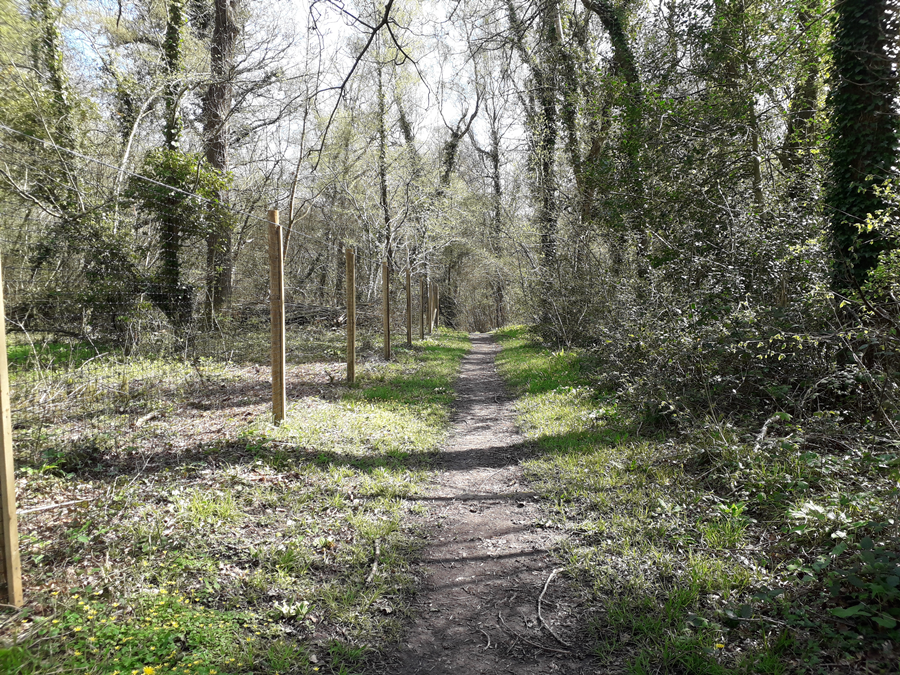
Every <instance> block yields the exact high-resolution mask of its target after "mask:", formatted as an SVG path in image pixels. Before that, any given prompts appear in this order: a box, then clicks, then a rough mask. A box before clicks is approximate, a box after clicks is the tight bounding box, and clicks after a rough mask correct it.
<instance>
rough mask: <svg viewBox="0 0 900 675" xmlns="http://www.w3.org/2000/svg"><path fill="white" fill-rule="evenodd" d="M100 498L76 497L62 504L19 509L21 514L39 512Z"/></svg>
mask: <svg viewBox="0 0 900 675" xmlns="http://www.w3.org/2000/svg"><path fill="white" fill-rule="evenodd" d="M98 499H100V497H90V498H88V499H76V500H74V501H71V502H63V503H62V504H49V505H47V506H38V507H37V508H34V509H25V510H24V511H19V515H20V516H24V515H26V514H28V513H37V512H39V511H51V510H53V509H62V508H65V507H67V506H74V505H75V504H84V503H85V502H93V501H97V500H98Z"/></svg>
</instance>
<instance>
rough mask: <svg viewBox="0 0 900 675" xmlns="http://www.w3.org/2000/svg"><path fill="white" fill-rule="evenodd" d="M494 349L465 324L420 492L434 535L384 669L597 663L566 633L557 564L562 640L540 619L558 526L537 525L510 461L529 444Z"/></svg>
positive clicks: (551, 591) (552, 589) (569, 667)
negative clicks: (440, 438)
mask: <svg viewBox="0 0 900 675" xmlns="http://www.w3.org/2000/svg"><path fill="white" fill-rule="evenodd" d="M498 351H499V347H498V345H496V344H495V343H494V342H493V341H492V340H491V338H490V337H489V336H487V335H473V336H472V351H471V352H470V353H469V354H468V356H467V357H466V358H465V360H464V361H463V364H462V371H461V374H460V378H459V381H458V383H457V394H458V401H457V405H456V410H455V414H454V425H453V431H452V434H451V437H450V440H449V442H448V444H447V446H446V448H445V451H444V455H443V461H442V466H441V467H440V469H441V471H440V473H439V474H438V476H437V478H436V479H435V483H434V487H433V489H432V490H431V491H430V492H429V493H428V494H427V495H424V496H423V497H422V498H421V499H422V500H423V501H424V502H426V503H429V504H430V506H431V508H430V516H429V520H430V522H431V525H432V536H433V540H432V544H431V545H430V546H429V547H428V548H427V549H426V550H425V553H424V556H423V561H422V565H423V568H424V569H423V570H422V572H423V574H424V576H425V588H424V589H423V591H422V592H421V593H420V594H419V595H418V596H417V599H416V603H415V605H414V608H413V609H414V611H415V613H416V615H415V617H414V619H413V621H412V622H411V625H410V626H409V627H408V629H407V634H406V635H405V636H404V637H403V639H402V641H401V645H400V649H399V650H398V652H396V653H395V654H393V655H389V656H388V658H387V661H386V662H385V663H383V664H381V665H380V667H379V670H381V671H383V672H385V673H388V672H390V673H401V674H403V675H407V674H408V675H413V674H417V673H433V674H435V675H439V674H441V673H447V674H449V673H453V674H467V673H504V672H510V673H516V674H517V675H518V674H530V673H572V674H575V673H593V672H596V668H595V667H592V660H591V659H590V658H589V657H587V656H586V655H585V654H584V653H583V651H582V650H581V649H580V648H579V646H578V645H577V644H574V642H577V635H578V634H579V633H580V632H581V631H580V630H579V626H577V625H574V624H575V618H574V608H573V607H571V606H570V603H569V602H568V601H567V599H566V581H565V580H563V579H561V578H560V577H559V576H558V575H557V576H556V577H555V578H554V579H552V580H551V583H550V584H549V585H548V586H547V591H546V593H545V594H544V597H543V600H542V612H541V613H542V615H543V617H544V619H545V621H547V622H548V623H549V625H550V627H551V628H552V630H553V632H555V633H556V635H557V636H558V637H559V638H561V639H562V640H564V641H566V642H568V643H570V644H571V647H567V646H565V645H563V644H562V643H561V642H560V641H559V640H557V639H555V638H554V636H552V635H551V634H550V632H549V631H548V630H547V628H546V627H544V626H542V625H541V624H540V622H539V620H538V614H537V608H538V598H539V596H541V593H542V591H543V589H544V587H545V584H546V582H547V580H548V578H549V577H550V576H551V574H552V573H553V570H554V567H555V564H554V561H553V559H552V558H551V556H550V555H549V553H548V552H549V551H550V549H551V548H552V547H553V546H554V544H555V543H556V542H557V541H558V538H559V534H558V532H556V531H555V530H552V529H544V528H542V527H541V524H540V521H541V517H542V514H541V511H540V509H539V507H538V504H537V500H536V498H535V496H534V495H533V494H531V493H529V492H527V491H526V488H525V487H524V485H523V481H522V470H521V468H520V467H519V462H520V460H521V459H522V458H523V457H525V456H527V455H528V454H529V449H528V447H527V445H526V444H525V442H524V439H523V437H522V436H521V435H520V434H519V433H518V431H517V429H516V425H515V416H514V411H513V406H512V402H511V401H510V400H509V399H508V398H507V396H506V394H505V389H504V385H503V382H502V381H501V379H500V377H499V376H498V374H497V372H496V368H495V366H494V357H495V355H496V353H497V352H498Z"/></svg>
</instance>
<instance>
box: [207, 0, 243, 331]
mask: <svg viewBox="0 0 900 675" xmlns="http://www.w3.org/2000/svg"><path fill="white" fill-rule="evenodd" d="M214 2H215V24H214V26H213V36H212V44H211V46H210V71H211V75H212V82H211V83H210V85H209V89H207V91H206V96H205V97H204V100H203V103H204V131H205V135H206V161H208V162H209V164H210V166H212V167H213V168H214V169H216V170H217V171H219V172H220V173H223V174H224V173H227V171H228V169H229V158H228V117H229V115H230V114H231V105H232V98H233V90H234V84H233V80H234V58H235V47H236V44H237V38H238V35H239V34H240V28H239V27H238V25H237V11H238V0H214ZM218 199H219V201H220V202H221V203H222V204H227V203H228V195H227V194H226V193H225V191H224V190H222V191H221V192H220V193H219V196H218ZM216 226H217V227H216V229H215V230H214V231H213V232H210V234H209V235H208V237H207V241H206V297H207V306H206V313H207V319H208V320H209V321H212V320H213V319H214V317H215V315H216V314H218V313H219V312H221V311H222V309H223V308H224V307H226V306H227V305H228V303H229V301H230V300H231V286H232V277H233V273H234V258H233V254H232V230H233V224H232V222H231V220H230V218H228V217H227V216H223V221H222V222H220V223H217V224H216Z"/></svg>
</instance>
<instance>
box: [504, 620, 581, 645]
mask: <svg viewBox="0 0 900 675" xmlns="http://www.w3.org/2000/svg"><path fill="white" fill-rule="evenodd" d="M497 616H499V617H500V623H502V624H503V627H504V628H505V629H506V630H508V631H509V632H510V633H512V635H513V637H514V638H516V641H517V642H518V641H519V640H521V641H522V642H524V643H526V644H529V645H531V646H532V647H535V648H537V649H543V650H544V651H545V652H553V653H554V654H571V653H572V652H570V651H568V650H565V649H553V648H552V647H545V646H544V645H539V644H538V643H537V642H532V641H531V640H529V639H528V638H526V637H523V636H521V635H519V634H518V633H517V632H516V631H514V630H513V629H512V628H510V627H509V626H507V625H506V621H504V620H503V612H497Z"/></svg>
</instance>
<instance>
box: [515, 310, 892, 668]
mask: <svg viewBox="0 0 900 675" xmlns="http://www.w3.org/2000/svg"><path fill="white" fill-rule="evenodd" d="M497 337H498V339H499V340H500V342H501V344H502V345H503V350H502V352H501V354H500V356H499V357H498V363H499V367H500V371H501V373H502V374H503V375H504V377H505V378H506V380H507V382H508V383H509V384H510V386H511V387H512V388H513V390H514V391H515V392H517V393H518V394H519V395H520V400H519V403H518V412H519V415H520V423H521V424H522V426H523V429H524V431H525V432H526V433H527V435H528V436H529V437H530V438H531V439H534V440H535V441H536V442H537V443H538V445H539V447H540V448H541V449H543V450H544V451H545V452H544V453H543V454H542V455H541V456H540V457H539V458H537V459H534V460H532V461H530V462H529V463H528V464H527V465H526V467H525V469H526V475H527V476H528V477H529V479H530V480H531V481H532V482H533V484H534V486H535V489H536V490H537V491H538V492H539V493H540V494H541V495H542V496H543V498H544V499H545V500H546V502H547V503H548V504H550V505H551V509H552V511H553V514H554V515H553V517H554V518H555V520H556V522H557V524H558V526H560V527H562V528H564V529H566V530H567V531H569V532H570V533H571V534H572V536H571V537H569V538H568V539H567V540H566V543H565V544H563V545H562V547H561V549H560V551H559V554H560V555H561V556H562V557H563V559H564V560H565V561H566V563H567V568H568V571H569V574H570V576H571V577H573V578H574V579H576V580H577V581H578V582H579V584H578V585H579V587H581V588H582V589H584V593H586V594H587V595H588V597H589V598H590V600H591V604H592V606H593V607H594V611H593V612H592V613H591V615H590V616H588V617H586V625H585V632H586V633H587V634H588V635H589V639H590V640H591V643H592V648H593V650H594V652H595V654H596V655H597V656H598V657H599V658H600V659H601V661H602V662H603V663H605V664H607V665H609V666H611V665H612V664H613V663H615V664H622V663H624V664H626V669H627V672H629V673H634V674H647V673H709V674H724V673H770V674H772V675H775V674H779V673H819V672H823V673H824V672H827V673H836V672H873V673H874V672H896V670H895V669H896V664H897V658H898V657H897V651H896V650H897V646H898V630H897V625H898V624H897V622H898V621H900V590H898V585H900V566H898V563H900V557H898V555H897V542H898V538H897V534H898V532H897V523H896V520H895V518H896V515H897V513H898V506H900V501H898V491H897V479H898V473H897V467H898V453H897V449H896V446H895V445H891V444H888V445H886V446H879V447H874V448H873V447H860V446H859V445H858V444H851V443H849V442H848V441H845V440H841V439H836V438H832V437H827V436H823V434H822V432H821V428H814V425H815V424H816V420H812V421H811V424H810V427H811V428H800V426H799V425H796V424H792V421H791V420H790V418H789V417H788V416H785V415H775V416H773V417H772V418H771V419H770V420H769V421H768V422H767V433H766V434H760V433H758V430H756V432H754V433H750V432H749V430H748V431H743V432H742V430H741V429H740V428H739V427H737V426H735V425H732V424H727V423H724V422H722V421H708V420H707V421H706V422H704V423H697V424H694V425H692V426H691V427H690V429H689V430H688V431H680V432H678V431H677V430H676V428H675V427H674V425H673V426H672V427H668V428H667V426H666V424H663V423H659V424H657V425H656V427H655V429H652V430H651V431H650V432H648V430H647V424H646V420H641V418H640V417H639V415H638V413H632V412H631V411H639V410H640V406H639V405H633V404H632V405H631V406H627V405H625V404H624V403H623V402H621V401H620V400H618V399H617V397H616V396H615V394H614V393H610V392H604V391H600V390H597V389H595V388H594V387H593V386H592V384H591V383H592V380H593V379H595V378H592V377H591V372H592V370H593V369H596V368H597V364H594V363H591V361H590V358H589V355H586V354H582V353H577V352H555V353H554V352H551V351H549V350H547V349H545V348H543V347H541V346H540V345H539V344H537V343H536V342H535V341H534V340H533V338H532V337H531V336H530V334H529V332H528V330H527V329H525V328H521V327H517V328H509V329H504V330H502V331H499V332H498V334H497ZM640 421H643V422H644V424H643V425H642V424H640V423H639V422H640ZM822 424H823V425H824V422H823V423H822ZM642 427H643V431H644V433H643V435H641V434H640V431H641V430H642ZM682 428H683V427H682ZM648 434H652V435H648Z"/></svg>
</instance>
